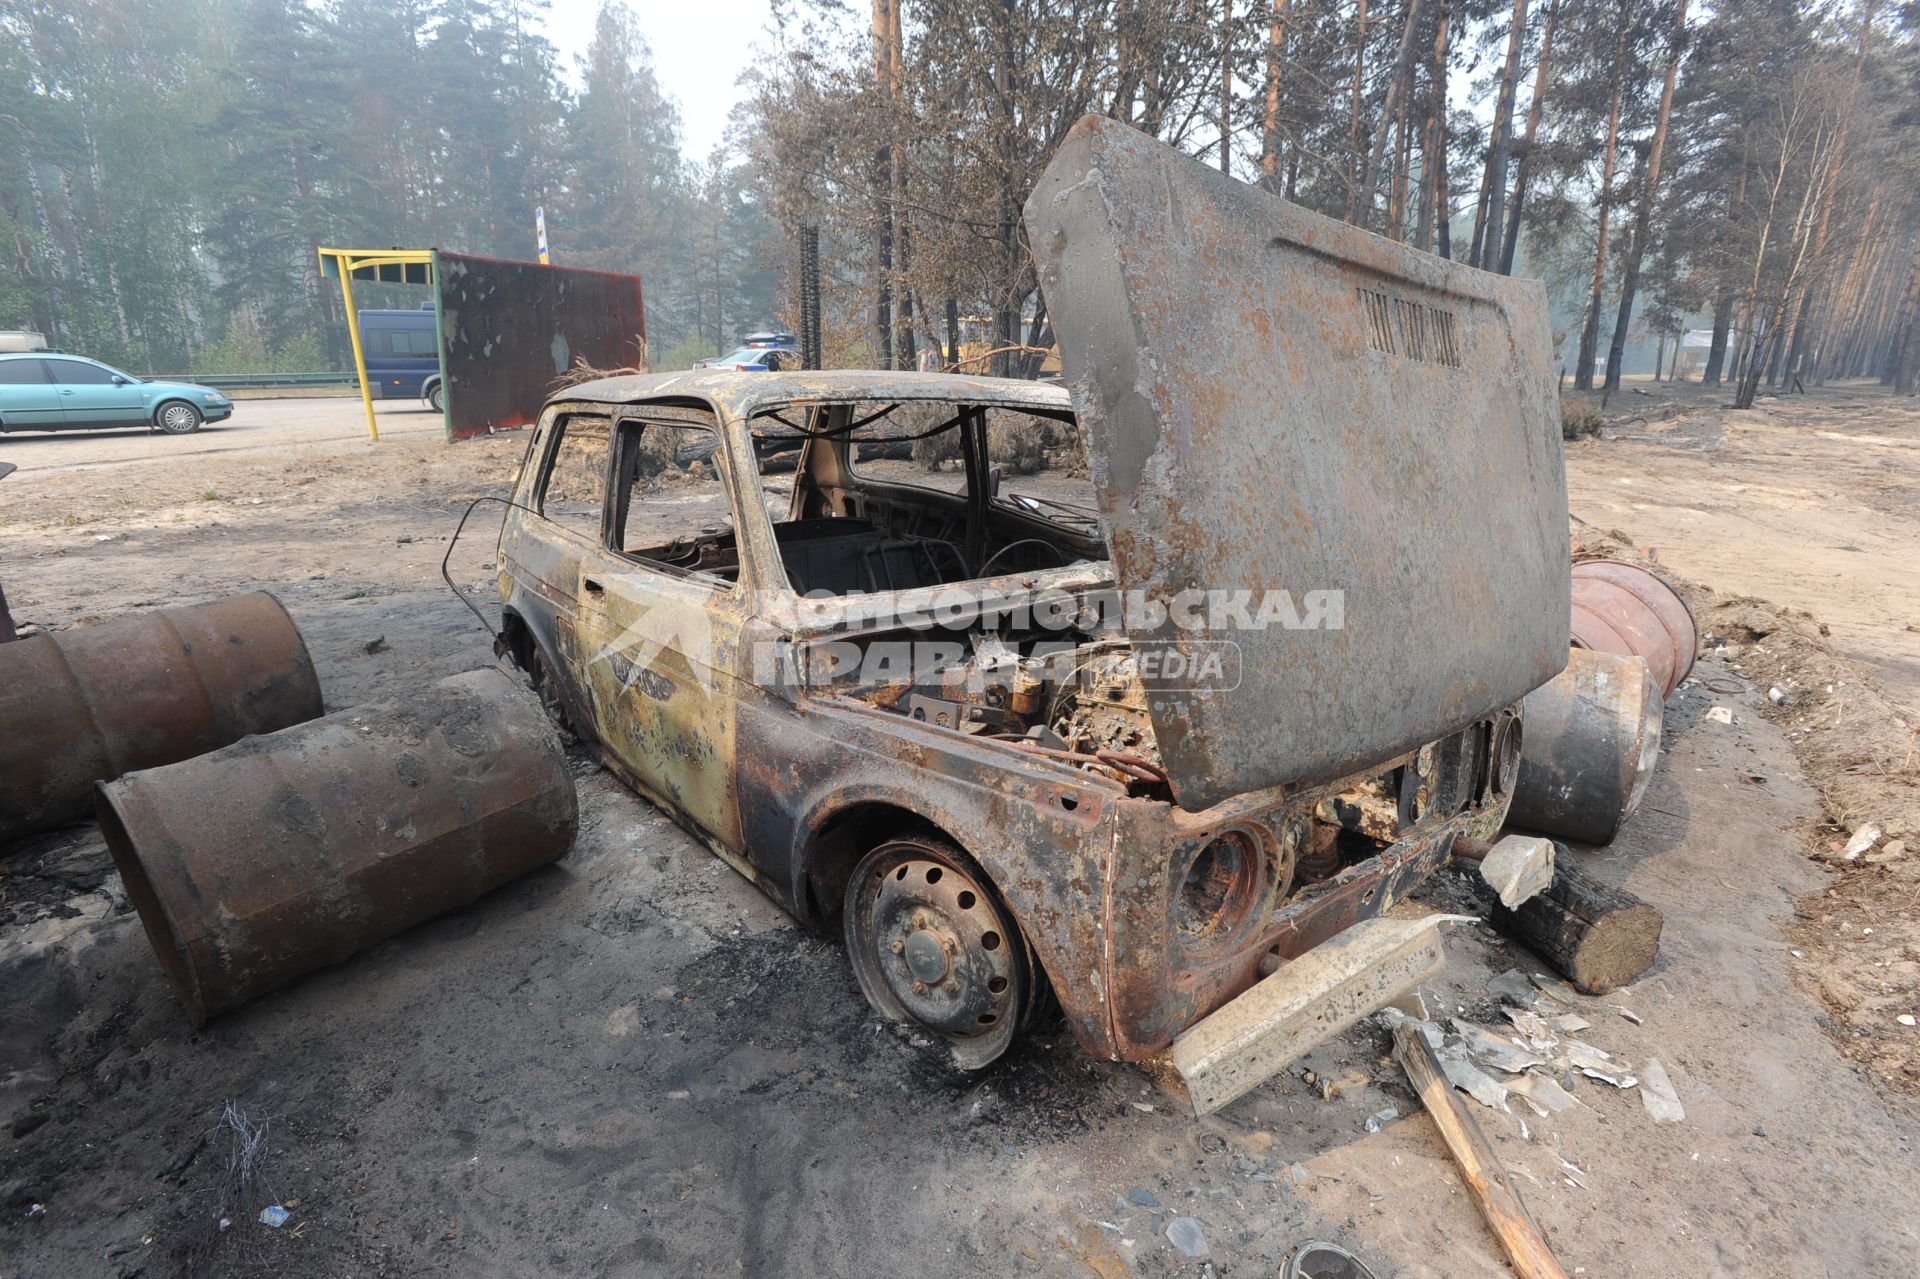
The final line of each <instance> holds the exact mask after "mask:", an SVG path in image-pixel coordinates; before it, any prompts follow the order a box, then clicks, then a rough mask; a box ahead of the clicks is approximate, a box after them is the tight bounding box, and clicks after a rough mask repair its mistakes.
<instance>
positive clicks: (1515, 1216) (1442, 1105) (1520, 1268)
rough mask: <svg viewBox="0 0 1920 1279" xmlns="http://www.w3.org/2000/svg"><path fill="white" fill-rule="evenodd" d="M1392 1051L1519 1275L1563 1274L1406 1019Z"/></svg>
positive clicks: (1526, 1278) (1554, 1278) (1560, 1278)
mask: <svg viewBox="0 0 1920 1279" xmlns="http://www.w3.org/2000/svg"><path fill="white" fill-rule="evenodd" d="M1393 1055H1394V1057H1395V1058H1396V1059H1397V1060H1398V1061H1399V1062H1400V1067H1401V1069H1403V1070H1405V1071H1406V1072H1407V1079H1408V1080H1409V1081H1410V1082H1411V1083H1412V1084H1413V1091H1414V1092H1415V1093H1416V1094H1418V1095H1419V1097H1420V1104H1421V1105H1423V1106H1425V1107H1426V1109H1427V1113H1428V1114H1429V1115H1431V1116H1432V1117H1433V1123H1434V1127H1436V1128H1438V1129H1439V1130H1440V1139H1441V1140H1442V1141H1444V1142H1445V1143H1446V1145H1447V1150H1448V1151H1449V1152H1450V1153H1451V1154H1452V1155H1453V1159H1454V1162H1455V1163H1457V1164H1459V1165H1460V1176H1461V1179H1462V1180H1464V1181H1465V1182H1466V1183H1467V1189H1468V1190H1469V1191H1471V1192H1472V1194H1473V1198H1474V1202H1475V1203H1477V1204H1479V1205H1480V1212H1481V1215H1482V1216H1484V1217H1485V1218H1486V1219H1487V1225H1488V1226H1490V1227H1491V1228H1492V1230H1493V1235H1494V1238H1495V1239H1497V1240H1499V1241H1500V1250H1501V1251H1502V1252H1504V1253H1506V1254H1507V1260H1508V1261H1510V1262H1512V1263H1513V1268H1514V1270H1515V1271H1516V1272H1517V1273H1518V1274H1519V1275H1520V1279H1567V1272H1566V1271H1564V1270H1562V1269H1561V1268H1560V1263H1559V1262H1558V1261H1556V1260H1554V1257H1553V1252H1552V1250H1551V1249H1549V1248H1548V1247H1547V1241H1546V1238H1545V1236H1543V1235H1542V1234H1541V1233H1540V1227H1539V1225H1538V1224H1536V1223H1535V1222H1534V1220H1533V1214H1531V1213H1529V1212H1528V1211H1527V1206H1526V1204H1524V1203H1522V1202H1521V1200H1520V1192H1519V1191H1518V1190H1516V1189H1514V1185H1513V1181H1512V1179H1511V1178H1509V1177H1508V1176H1507V1170H1506V1168H1505V1167H1504V1166H1503V1165H1502V1164H1501V1162H1500V1156H1499V1155H1497V1154H1495V1153H1494V1150H1493V1145H1492V1143H1491V1142H1489V1141H1488V1140H1487V1135H1486V1134H1485V1133H1484V1132H1482V1131H1480V1125H1479V1124H1478V1123H1476V1122H1474V1118H1473V1116H1472V1115H1471V1114H1469V1113H1468V1111H1467V1107H1466V1103H1465V1102H1463V1101H1461V1100H1460V1095H1459V1094H1458V1093H1456V1092H1454V1090H1453V1085H1452V1084H1450V1083H1448V1082H1447V1077H1446V1075H1445V1074H1444V1073H1443V1072H1442V1071H1441V1069H1440V1062H1439V1060H1438V1059H1437V1058H1435V1057H1434V1055H1433V1048H1432V1046H1431V1045H1429V1044H1428V1043H1427V1041H1426V1039H1425V1038H1423V1037H1422V1036H1421V1034H1420V1032H1419V1031H1418V1030H1416V1029H1414V1027H1413V1026H1412V1025H1411V1024H1409V1023H1408V1022H1406V1021H1402V1022H1401V1023H1400V1024H1399V1025H1397V1026H1395V1027H1394V1030H1393Z"/></svg>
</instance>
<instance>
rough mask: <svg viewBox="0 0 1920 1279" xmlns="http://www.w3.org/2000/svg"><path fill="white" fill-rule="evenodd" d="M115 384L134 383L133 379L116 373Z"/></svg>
mask: <svg viewBox="0 0 1920 1279" xmlns="http://www.w3.org/2000/svg"><path fill="white" fill-rule="evenodd" d="M113 384H114V385H115V386H130V385H132V384H133V379H132V378H130V377H126V376H124V375H122V374H119V373H116V374H114V375H113Z"/></svg>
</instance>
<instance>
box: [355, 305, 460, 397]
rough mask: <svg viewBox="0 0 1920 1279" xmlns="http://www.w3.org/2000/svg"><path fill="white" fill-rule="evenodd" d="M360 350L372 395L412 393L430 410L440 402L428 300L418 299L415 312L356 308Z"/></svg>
mask: <svg viewBox="0 0 1920 1279" xmlns="http://www.w3.org/2000/svg"><path fill="white" fill-rule="evenodd" d="M360 349H361V351H362V353H363V354H364V355H365V356H366V361H367V389H368V390H370V391H372V392H373V396H374V398H375V399H378V400H408V399H412V398H414V397H415V396H418V397H419V398H421V399H423V400H425V401H426V402H427V405H428V406H429V407H430V408H432V409H433V411H434V412H435V413H438V412H440V411H441V409H442V408H444V407H445V404H446V395H445V392H444V391H443V390H442V388H441V385H440V328H439V322H438V320H437V318H436V317H435V315H434V313H433V303H431V302H426V303H422V304H421V306H420V309H419V310H417V311H362V312H360Z"/></svg>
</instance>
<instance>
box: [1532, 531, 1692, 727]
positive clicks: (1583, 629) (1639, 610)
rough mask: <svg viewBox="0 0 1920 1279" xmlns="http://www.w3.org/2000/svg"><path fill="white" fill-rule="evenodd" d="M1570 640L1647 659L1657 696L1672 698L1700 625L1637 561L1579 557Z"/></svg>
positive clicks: (1686, 667)
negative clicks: (1658, 692)
mask: <svg viewBox="0 0 1920 1279" xmlns="http://www.w3.org/2000/svg"><path fill="white" fill-rule="evenodd" d="M1573 643H1574V645H1575V646H1576V647H1578V648H1588V649H1593V650H1594V651H1596V652H1600V653H1619V654H1621V655H1623V656H1630V657H1641V658H1645V659H1646V663H1647V666H1648V668H1649V669H1651V670H1652V671H1653V682H1654V683H1655V684H1657V685H1658V686H1659V688H1660V696H1662V697H1671V696H1673V690H1674V689H1676V688H1678V687H1680V681H1681V680H1683V679H1685V678H1686V677H1687V672H1688V671H1691V670H1692V669H1693V658H1694V654H1695V653H1696V652H1698V651H1699V648H1700V628H1699V627H1698V626H1697V625H1696V624H1695V623H1694V620H1693V610H1691V609H1689V608H1688V607H1687V602H1686V601H1685V600H1684V599H1682V598H1680V592H1678V591H1676V590H1674V589H1673V588H1672V587H1671V586H1668V585H1667V584H1666V583H1665V582H1663V581H1661V580H1660V579H1659V578H1658V577H1656V576H1654V575H1653V574H1652V573H1650V572H1648V571H1647V570H1646V569H1644V568H1641V567H1640V566H1639V565H1638V564H1628V563H1626V562H1625V561H1623V560H1582V561H1581V562H1580V563H1578V564H1575V565H1574V566H1573ZM1527 732H1528V733H1529V734H1531V733H1532V732H1533V726H1532V725H1531V724H1529V725H1528V726H1527Z"/></svg>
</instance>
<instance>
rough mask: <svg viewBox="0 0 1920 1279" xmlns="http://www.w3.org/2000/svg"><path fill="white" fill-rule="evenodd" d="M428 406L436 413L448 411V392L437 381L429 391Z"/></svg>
mask: <svg viewBox="0 0 1920 1279" xmlns="http://www.w3.org/2000/svg"><path fill="white" fill-rule="evenodd" d="M427 407H428V408H430V409H432V410H433V411H434V412H435V413H445V412H446V411H447V393H446V392H445V391H444V390H442V389H441V386H440V383H438V382H435V383H434V384H433V387H432V389H430V390H429V391H428V392H427Z"/></svg>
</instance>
